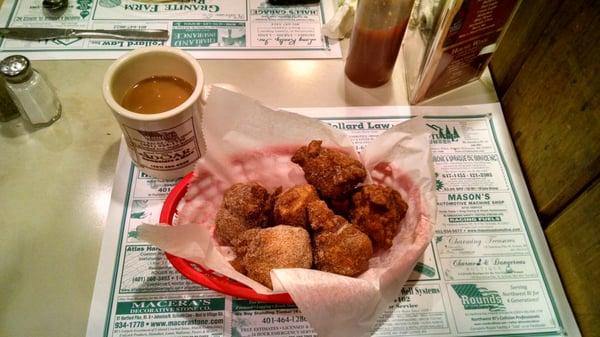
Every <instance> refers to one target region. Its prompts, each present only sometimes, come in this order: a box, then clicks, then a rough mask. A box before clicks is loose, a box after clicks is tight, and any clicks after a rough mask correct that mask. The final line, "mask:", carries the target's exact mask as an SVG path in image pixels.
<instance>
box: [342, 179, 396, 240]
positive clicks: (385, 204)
mask: <svg viewBox="0 0 600 337" xmlns="http://www.w3.org/2000/svg"><path fill="white" fill-rule="evenodd" d="M352 203H353V209H352V213H351V219H352V223H353V224H355V225H356V226H358V228H360V229H361V230H362V231H363V232H365V233H366V234H367V235H369V237H370V238H371V241H373V245H374V246H375V249H379V248H382V249H388V248H390V247H391V246H392V240H393V239H394V237H395V236H396V234H397V233H398V230H399V229H400V221H401V220H402V219H403V218H404V216H405V215H406V210H407V209H408V205H407V204H406V202H404V200H402V197H401V196H400V193H398V192H397V191H396V190H394V189H392V188H390V187H388V186H384V185H375V184H369V185H363V186H361V187H360V188H359V190H358V191H357V192H356V193H354V195H353V196H352Z"/></svg>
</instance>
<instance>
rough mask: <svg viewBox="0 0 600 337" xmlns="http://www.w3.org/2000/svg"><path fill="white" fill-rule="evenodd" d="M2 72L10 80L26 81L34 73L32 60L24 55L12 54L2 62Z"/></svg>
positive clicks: (0, 65)
mask: <svg viewBox="0 0 600 337" xmlns="http://www.w3.org/2000/svg"><path fill="white" fill-rule="evenodd" d="M0 73H2V75H3V76H4V77H5V78H6V80H7V81H8V82H12V83H21V82H24V81H26V80H27V79H29V77H30V76H31V74H32V69H31V62H29V59H28V58H26V57H25V56H23V55H11V56H9V57H7V58H5V59H4V60H2V62H0Z"/></svg>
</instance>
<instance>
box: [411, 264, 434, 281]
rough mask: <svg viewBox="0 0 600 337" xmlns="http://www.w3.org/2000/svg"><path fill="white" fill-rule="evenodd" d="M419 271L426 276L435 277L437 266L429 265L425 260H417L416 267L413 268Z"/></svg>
mask: <svg viewBox="0 0 600 337" xmlns="http://www.w3.org/2000/svg"><path fill="white" fill-rule="evenodd" d="M413 270H414V271H416V272H417V273H420V274H423V275H425V276H429V277H434V276H435V268H433V267H432V266H428V265H426V264H425V263H423V262H417V264H416V265H415V268H414V269H413Z"/></svg>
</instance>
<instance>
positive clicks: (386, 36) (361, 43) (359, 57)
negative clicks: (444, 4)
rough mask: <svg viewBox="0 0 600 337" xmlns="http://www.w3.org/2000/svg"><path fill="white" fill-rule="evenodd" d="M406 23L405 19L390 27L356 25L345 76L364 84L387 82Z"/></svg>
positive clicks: (373, 86) (368, 86) (366, 85)
mask: <svg viewBox="0 0 600 337" xmlns="http://www.w3.org/2000/svg"><path fill="white" fill-rule="evenodd" d="M407 23H408V21H404V22H401V23H399V24H397V25H396V26H393V27H391V28H389V29H372V28H367V27H355V29H354V30H353V31H352V36H351V40H350V50H349V53H348V57H347V58H346V68H345V72H346V76H348V78H349V79H350V80H351V81H352V82H354V83H355V84H357V85H359V86H361V87H365V88H375V87H378V86H381V85H383V84H385V83H387V82H388V81H389V80H390V78H391V76H392V71H393V70H394V65H395V64H396V58H397V57H398V50H399V49H400V43H401V42H402V37H403V36H404V31H405V30H406V24H407Z"/></svg>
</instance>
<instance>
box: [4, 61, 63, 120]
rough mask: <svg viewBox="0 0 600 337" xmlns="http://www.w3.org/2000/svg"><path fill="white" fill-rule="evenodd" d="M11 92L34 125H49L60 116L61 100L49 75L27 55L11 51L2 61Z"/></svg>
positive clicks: (23, 113) (23, 112)
mask: <svg viewBox="0 0 600 337" xmlns="http://www.w3.org/2000/svg"><path fill="white" fill-rule="evenodd" d="M0 73H1V74H2V75H3V76H4V78H5V79H6V86H7V88H8V90H9V93H10V94H11V95H12V96H13V99H14V101H15V103H16V105H17V107H18V108H19V111H20V112H21V115H22V116H23V117H25V118H26V119H27V120H29V122H31V124H32V125H34V126H38V127H41V126H47V125H50V124H52V123H54V122H55V121H56V120H57V119H59V118H60V114H61V110H62V107H61V104H60V101H59V100H58V98H57V97H56V93H55V92H54V90H53V89H52V87H51V86H50V84H49V83H48V82H47V81H46V79H45V78H44V77H43V76H42V75H41V74H40V73H39V72H38V71H37V70H35V69H33V67H32V66H31V62H29V59H27V58H26V57H25V56H22V55H12V56H9V57H7V58H5V59H4V60H2V62H0Z"/></svg>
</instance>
